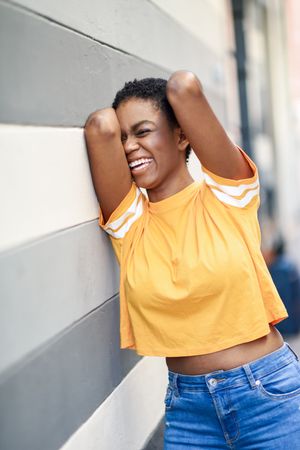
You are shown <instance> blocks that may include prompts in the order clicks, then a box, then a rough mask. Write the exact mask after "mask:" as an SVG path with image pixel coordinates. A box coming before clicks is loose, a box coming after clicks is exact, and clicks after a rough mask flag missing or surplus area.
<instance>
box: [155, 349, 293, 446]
mask: <svg viewBox="0 0 300 450" xmlns="http://www.w3.org/2000/svg"><path fill="white" fill-rule="evenodd" d="M168 378H169V384H168V387H167V391H166V395H165V434H164V449H165V450H183V449H190V448H191V449H199V450H200V449H201V450H205V449H214V450H218V449H243V450H272V449H276V450H280V449H284V450H299V449H300V362H299V358H298V356H297V355H296V354H295V352H294V351H293V350H292V349H291V347H290V346H289V345H288V344H287V343H286V342H285V343H284V344H283V346H282V347H281V348H280V349H278V350H276V351H274V352H272V353H270V354H268V355H266V356H264V357H262V358H259V359H257V360H255V361H252V362H250V363H248V364H245V365H243V366H240V367H237V368H234V369H231V370H217V371H214V372H211V373H208V374H204V375H183V374H179V373H175V372H172V371H170V370H169V371H168Z"/></svg>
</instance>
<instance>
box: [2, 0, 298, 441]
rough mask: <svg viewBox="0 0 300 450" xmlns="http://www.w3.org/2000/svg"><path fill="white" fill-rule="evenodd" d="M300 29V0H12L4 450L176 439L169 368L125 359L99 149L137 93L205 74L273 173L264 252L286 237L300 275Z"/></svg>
mask: <svg viewBox="0 0 300 450" xmlns="http://www.w3.org/2000/svg"><path fill="white" fill-rule="evenodd" d="M298 21H299V2H298V1H297V0H202V1H198V0H186V1H185V2H183V1H181V0H152V1H150V0H128V1H126V2H125V1H122V0H111V1H109V2H107V1H105V0H99V1H98V2H94V1H93V0H86V1H85V2H79V1H77V0H76V1H74V0H66V1H64V2H61V1H60V2H59V1H58V0H55V1H53V0H44V1H42V2H41V1H40V0H14V2H11V1H9V0H0V55H1V61H4V62H5V63H4V64H2V65H1V71H0V98H1V102H0V123H1V124H0V186H1V189H0V193H1V194H0V195H1V221H0V301H1V315H0V354H1V358H0V448H1V450H12V449H14V450H41V449H43V450H58V449H62V450H94V449H97V450H99V449H101V450H104V449H105V450H106V449H107V450H108V449H109V450H112V449H113V450H115V449H116V450H139V449H142V448H147V446H148V447H149V445H150V444H149V442H150V439H151V436H152V435H153V436H154V437H153V439H156V436H157V435H158V434H159V433H161V432H162V423H161V419H162V417H163V413H164V404H163V397H164V393H165V388H166V383H167V370H166V365H165V362H164V358H163V357H162V358H158V357H141V356H138V355H136V354H135V353H134V352H132V351H131V350H122V351H120V349H119V297H118V275H119V273H118V267H117V263H116V260H115V257H114V255H113V252H112V249H111V246H110V243H109V240H108V237H107V236H106V235H105V234H104V232H103V231H102V230H100V228H99V227H98V222H97V219H98V204H97V201H96V197H95V194H94V191H93V186H92V182H91V177H90V172H89V166H88V159H87V155H86V149H85V145H84V139H83V129H82V127H83V125H84V123H85V120H86V118H87V116H88V114H89V113H90V112H91V111H93V110H95V109H98V108H103V107H106V106H109V105H110V104H111V101H112V99H113V97H114V94H115V92H116V90H117V89H119V88H120V87H121V86H122V85H123V84H124V82H125V81H127V80H130V79H133V78H135V77H136V78H142V77H146V76H162V77H165V78H167V77H168V76H169V74H170V73H171V72H172V71H174V70H178V69H188V70H192V71H194V72H195V73H196V74H197V75H198V76H199V78H200V79H201V81H202V83H203V86H204V89H205V92H206V95H207V97H208V99H209V101H210V103H211V105H212V107H213V109H214V111H215V112H216V114H217V116H218V117H219V119H220V121H221V122H222V124H223V125H224V127H225V128H226V130H227V132H228V134H229V135H230V136H231V137H232V139H234V140H235V142H236V143H237V144H239V145H241V146H242V147H244V148H245V150H246V151H247V152H248V153H249V154H250V155H251V156H252V157H253V158H254V160H255V161H256V163H257V164H258V166H259V170H260V179H261V185H262V189H261V198H262V201H261V208H260V222H261V225H262V238H263V239H262V241H263V246H264V247H265V248H266V249H268V247H270V246H271V243H272V239H273V236H274V235H276V233H277V232H278V231H279V230H280V231H281V233H282V234H283V235H284V237H285V239H286V241H287V243H288V248H289V251H290V254H291V256H292V257H293V258H295V260H297V262H298V264H300V259H299V258H300V252H299V249H300V234H299V226H298V224H299V220H300V209H299V200H298V192H299V176H298V172H299V168H300V164H299V143H300V137H299V136H300V106H299V104H300V87H299V79H300V77H299V58H300V56H299V55H300V49H299V32H300V31H299V30H300V26H299V22H298ZM189 167H190V170H191V173H192V175H193V176H194V178H195V179H197V178H201V169H200V165H199V162H198V161H197V159H196V158H195V156H194V155H192V157H191V161H190V163H189ZM112 176H113V174H112Z"/></svg>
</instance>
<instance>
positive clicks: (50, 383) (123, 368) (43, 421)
mask: <svg viewBox="0 0 300 450" xmlns="http://www.w3.org/2000/svg"><path fill="white" fill-rule="evenodd" d="M118 327H119V300H118V297H117V296H115V297H113V298H112V299H111V300H109V301H107V302H106V303H105V304H104V305H102V306H101V307H99V308H98V309H96V310H95V311H93V312H92V313H91V314H89V315H88V316H86V317H85V318H84V319H82V320H81V321H80V322H78V323H77V324H75V325H74V326H72V327H71V328H69V329H68V330H66V331H65V332H63V333H62V334H61V335H60V336H58V337H56V338H55V339H53V340H51V341H50V342H49V343H48V344H47V345H45V346H44V347H43V348H41V349H40V352H39V354H38V355H36V356H35V357H34V358H28V360H27V361H25V362H24V364H23V365H22V366H19V367H18V368H15V370H14V371H13V372H11V374H10V376H9V378H7V379H6V380H5V382H2V383H1V384H0V448H1V450H57V449H58V448H59V447H60V446H61V445H63V443H64V442H65V441H66V440H67V439H68V438H69V437H70V436H71V435H72V434H73V433H74V432H75V431H76V429H77V428H78V427H79V426H80V425H81V424H82V423H83V422H85V421H86V420H87V419H88V418H89V417H90V415H91V414H92V413H93V412H94V411H95V410H96V408H98V407H99V405H100V404H101V403H102V402H103V400H104V399H105V398H106V397H107V396H108V395H109V394H110V393H111V392H112V391H113V390H114V389H115V387H116V386H117V385H118V384H119V383H120V382H121V381H122V379H123V378H124V377H125V376H126V375H127V374H128V372H129V371H130V370H131V369H132V368H133V367H134V366H135V364H136V363H137V362H138V361H139V360H140V359H141V357H139V356H137V355H136V354H135V352H133V351H131V350H120V349H119V339H118V333H117V332H116V330H118Z"/></svg>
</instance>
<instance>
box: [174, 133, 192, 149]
mask: <svg viewBox="0 0 300 450" xmlns="http://www.w3.org/2000/svg"><path fill="white" fill-rule="evenodd" d="M176 131H177V139H178V141H177V142H178V150H180V151H182V152H183V151H185V150H186V148H187V146H188V145H189V140H188V139H187V138H186V136H185V134H184V132H183V131H182V129H181V128H177V129H176Z"/></svg>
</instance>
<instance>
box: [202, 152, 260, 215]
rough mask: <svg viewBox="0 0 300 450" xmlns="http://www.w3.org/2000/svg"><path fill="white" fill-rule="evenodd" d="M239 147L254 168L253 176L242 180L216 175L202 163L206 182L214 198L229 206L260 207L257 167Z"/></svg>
mask: <svg viewBox="0 0 300 450" xmlns="http://www.w3.org/2000/svg"><path fill="white" fill-rule="evenodd" d="M237 148H238V149H239V151H240V152H241V153H242V155H243V157H244V158H245V160H246V161H247V163H248V164H249V166H250V168H251V169H252V172H253V176H252V177H251V178H244V179H241V180H232V179H229V178H223V177H221V176H219V175H216V174H214V173H212V172H211V171H209V170H208V169H206V168H205V167H204V166H203V165H202V171H203V178H204V184H205V186H206V187H207V188H208V189H209V190H210V192H211V193H212V195H213V198H215V199H217V200H218V201H220V202H221V203H222V204H224V205H225V206H227V207H234V208H238V209H241V210H242V209H244V210H245V209H249V208H255V209H258V207H259V203H260V198H259V177H258V170H257V167H256V165H255V164H254V162H253V161H252V159H251V158H250V157H249V156H248V155H247V154H246V153H245V152H244V151H243V150H242V149H241V148H239V147H237Z"/></svg>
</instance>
